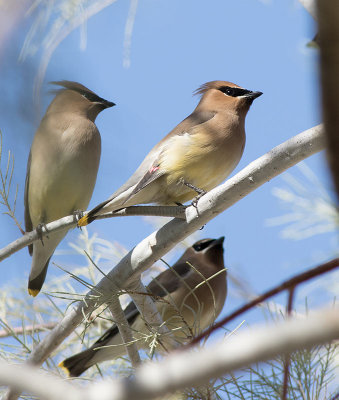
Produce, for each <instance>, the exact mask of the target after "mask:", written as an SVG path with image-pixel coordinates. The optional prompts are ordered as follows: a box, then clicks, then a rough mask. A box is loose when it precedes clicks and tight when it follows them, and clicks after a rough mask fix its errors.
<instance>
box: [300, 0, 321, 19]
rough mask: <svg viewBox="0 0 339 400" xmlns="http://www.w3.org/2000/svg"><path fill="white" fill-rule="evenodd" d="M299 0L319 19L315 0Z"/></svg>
mask: <svg viewBox="0 0 339 400" xmlns="http://www.w3.org/2000/svg"><path fill="white" fill-rule="evenodd" d="M299 2H300V3H301V4H302V5H303V6H304V7H305V9H306V10H307V11H308V12H309V13H310V14H311V15H312V17H313V18H314V19H315V20H316V21H317V7H316V1H315V0H299Z"/></svg>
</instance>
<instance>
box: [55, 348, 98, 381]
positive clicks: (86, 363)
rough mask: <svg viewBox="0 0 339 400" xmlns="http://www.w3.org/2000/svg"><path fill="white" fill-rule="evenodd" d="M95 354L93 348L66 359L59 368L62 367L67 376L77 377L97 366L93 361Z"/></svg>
mask: <svg viewBox="0 0 339 400" xmlns="http://www.w3.org/2000/svg"><path fill="white" fill-rule="evenodd" d="M93 353H94V351H93V349H92V348H90V349H87V350H85V351H82V352H81V353H78V354H75V355H74V356H72V357H69V358H66V360H64V361H62V362H61V363H60V364H58V367H60V368H61V369H62V370H63V371H64V372H65V373H66V374H67V376H73V377H77V376H79V375H81V374H82V373H83V372H85V371H86V370H87V369H88V368H89V367H91V366H92V365H94V364H95V363H94V362H93V361H92V358H93ZM91 361H92V362H91Z"/></svg>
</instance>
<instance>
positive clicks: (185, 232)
mask: <svg viewBox="0 0 339 400" xmlns="http://www.w3.org/2000/svg"><path fill="white" fill-rule="evenodd" d="M323 148H324V140H323V131H322V127H321V126H316V127H314V128H311V129H309V130H307V131H304V132H302V133H300V134H299V135H297V136H295V137H293V138H291V139H289V140H287V141H286V142H284V143H282V144H281V145H279V146H277V147H275V148H274V149H272V150H271V151H269V152H268V153H266V154H264V155H263V156H262V157H260V158H259V159H257V160H255V161H253V162H252V163H251V164H249V165H248V166H247V167H246V168H244V169H243V170H242V171H240V172H239V173H238V174H236V175H235V176H233V177H232V178H231V179H229V180H228V181H226V182H225V183H224V184H223V185H220V186H218V187H217V188H215V189H213V190H212V191H210V192H208V193H207V194H206V195H204V196H203V197H202V198H201V199H200V200H199V202H198V205H197V208H195V207H192V206H191V207H188V208H187V209H186V221H185V220H180V219H177V218H175V219H173V220H171V221H170V222H168V223H167V224H165V225H164V226H163V227H161V228H160V229H159V230H158V231H156V232H153V233H152V234H151V235H149V236H148V237H147V238H145V239H144V240H143V241H142V242H140V243H139V244H138V245H137V246H135V247H134V248H133V249H132V250H131V251H130V252H129V253H128V254H127V255H126V256H125V257H123V258H122V260H121V261H120V262H119V263H118V264H117V265H116V266H115V267H114V268H113V269H112V270H111V271H110V272H109V273H108V274H107V276H106V277H104V278H103V279H102V280H101V281H100V282H99V283H98V285H97V286H96V287H95V288H93V289H92V290H91V291H89V292H88V294H87V295H86V297H85V299H84V301H82V302H80V303H79V305H78V306H77V307H76V308H74V309H72V310H69V311H68V312H67V314H66V315H65V316H64V318H63V319H62V321H61V322H60V323H59V324H58V325H57V326H56V327H55V328H54V329H53V330H52V331H51V332H50V333H49V334H48V335H46V336H45V338H44V339H43V340H42V341H41V342H40V343H39V344H38V345H37V346H36V347H35V349H34V350H33V351H32V353H31V355H30V357H29V359H28V362H29V363H31V364H37V365H39V364H41V363H43V362H44V361H45V360H46V359H47V357H48V356H49V354H51V352H52V351H54V350H55V349H56V348H57V347H58V346H59V344H60V343H61V342H62V341H63V340H64V339H65V338H66V337H67V336H68V335H70V334H71V333H72V332H73V330H74V329H75V328H76V327H77V326H78V325H79V324H80V323H81V321H82V319H83V315H84V314H87V315H88V314H90V313H91V312H92V311H93V310H94V309H95V307H97V306H98V305H99V304H98V301H97V294H98V293H102V294H103V295H102V296H101V297H100V302H102V303H105V302H106V301H107V302H108V301H109V295H110V291H111V289H110V281H111V280H112V281H114V282H115V284H116V285H117V286H118V287H120V288H125V287H127V286H128V285H129V284H131V283H132V281H133V279H134V280H135V278H136V277H138V276H139V275H140V273H141V272H142V271H144V270H146V269H147V268H149V267H150V266H151V265H153V264H154V262H155V261H157V260H159V259H160V258H161V257H162V256H164V255H165V254H166V253H167V252H168V251H170V250H171V249H172V248H173V247H174V246H175V245H176V244H177V243H179V242H180V241H182V240H183V239H184V238H186V237H187V236H189V235H190V234H192V233H193V232H195V231H196V230H197V229H199V228H200V227H201V226H203V225H205V224H206V223H207V222H208V221H209V220H211V219H212V218H214V217H216V216H217V215H218V214H220V213H222V212H223V211H224V210H226V209H227V208H229V207H231V206H232V205H233V204H235V203H236V202H237V201H239V200H240V199H242V198H243V197H245V196H246V195H248V194H249V193H251V192H252V191H254V190H255V189H257V188H258V187H260V186H261V185H263V184H264V183H265V182H267V181H269V180H270V179H272V178H274V177H275V176H277V175H279V174H280V173H282V172H283V171H285V170H286V169H287V168H290V167H292V166H293V165H295V164H296V163H298V162H299V161H301V160H303V159H305V158H307V157H309V156H311V155H312V154H314V153H316V152H318V151H320V150H322V149H323ZM8 398H11V399H13V398H15V396H9V397H8Z"/></svg>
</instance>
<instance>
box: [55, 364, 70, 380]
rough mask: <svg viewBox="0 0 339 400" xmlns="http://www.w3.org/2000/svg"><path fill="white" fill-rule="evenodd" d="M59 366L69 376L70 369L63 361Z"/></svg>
mask: <svg viewBox="0 0 339 400" xmlns="http://www.w3.org/2000/svg"><path fill="white" fill-rule="evenodd" d="M58 367H59V368H61V369H62V370H63V371H64V372H65V374H66V375H67V376H70V373H69V370H68V368H67V367H65V365H64V362H63V361H61V363H59V364H58Z"/></svg>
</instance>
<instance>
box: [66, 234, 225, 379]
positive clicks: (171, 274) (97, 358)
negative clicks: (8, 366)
mask: <svg viewBox="0 0 339 400" xmlns="http://www.w3.org/2000/svg"><path fill="white" fill-rule="evenodd" d="M223 241H224V238H223V237H221V238H219V239H203V240H200V241H198V242H196V243H195V244H194V245H193V246H192V247H190V248H188V249H187V250H186V251H185V253H184V254H183V255H182V257H181V258H180V259H179V260H178V261H177V262H176V263H175V264H174V265H173V267H172V268H169V269H167V270H166V271H164V272H162V273H161V274H160V275H158V276H157V277H156V278H155V279H153V280H152V281H151V283H150V284H149V285H148V287H147V289H148V292H149V293H151V294H152V295H154V297H155V300H156V305H157V308H158V310H159V312H160V314H161V315H162V317H163V320H164V322H165V323H166V325H167V327H168V328H169V329H170V330H172V332H173V334H174V337H175V339H176V340H177V341H178V342H179V343H182V342H185V341H187V340H189V339H191V338H192V335H197V334H198V333H200V332H201V331H202V330H204V329H205V328H207V327H208V326H209V325H211V324H212V323H213V322H214V320H215V319H216V318H217V317H218V315H219V314H220V312H221V310H222V308H223V305H224V303H225V300H226V293H227V284H226V269H225V266H224V258H223V252H224V249H223ZM125 315H126V318H127V320H128V322H129V324H130V325H131V329H132V332H133V334H134V337H135V339H136V340H137V342H136V343H137V346H138V347H139V348H147V340H146V339H145V335H147V334H150V329H149V328H147V326H146V324H145V323H144V320H143V318H142V317H141V316H140V314H139V311H138V310H137V308H136V306H135V305H134V303H133V302H131V303H129V304H128V306H127V307H126V309H125ZM161 340H162V339H161ZM164 340H165V337H164ZM103 346H104V347H103ZM106 346H108V347H106ZM110 346H111V347H110ZM101 347H103V348H102V349H100V348H101ZM159 347H161V346H159ZM167 348H168V347H167ZM125 352H126V350H125V346H124V345H123V344H122V339H121V337H120V334H119V330H118V328H117V326H116V325H113V326H112V327H111V328H110V329H108V330H107V331H106V332H105V333H104V334H103V335H102V336H101V338H100V339H99V340H97V341H96V342H95V343H94V344H93V345H92V346H91V347H90V348H89V349H87V350H85V351H83V352H81V353H78V354H76V355H74V356H72V357H70V358H67V359H66V360H64V361H63V362H61V363H60V364H59V367H61V368H62V369H64V371H65V372H66V373H67V375H69V376H79V375H81V374H82V373H83V372H84V371H85V370H86V369H88V368H89V367H91V366H92V365H94V364H96V363H100V362H102V361H107V360H112V359H115V358H117V357H120V356H122V355H124V354H125Z"/></svg>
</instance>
